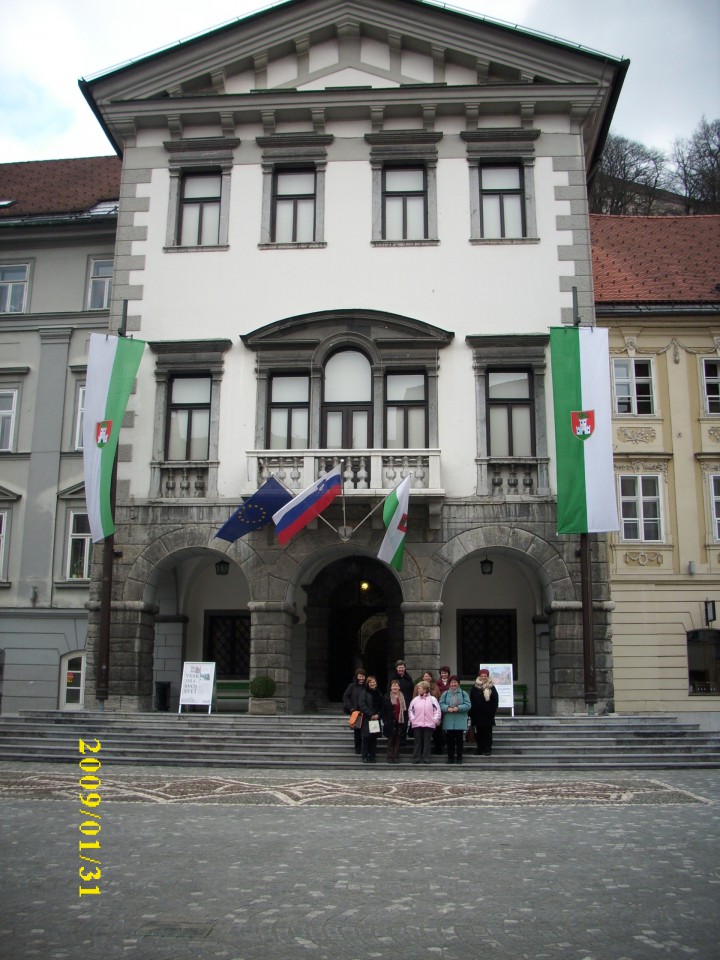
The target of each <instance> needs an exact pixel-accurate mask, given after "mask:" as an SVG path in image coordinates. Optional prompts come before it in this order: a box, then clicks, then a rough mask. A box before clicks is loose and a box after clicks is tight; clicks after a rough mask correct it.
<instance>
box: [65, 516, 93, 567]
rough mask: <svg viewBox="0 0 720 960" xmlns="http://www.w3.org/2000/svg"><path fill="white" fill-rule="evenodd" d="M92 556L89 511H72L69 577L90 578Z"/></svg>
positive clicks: (68, 553) (69, 542)
mask: <svg viewBox="0 0 720 960" xmlns="http://www.w3.org/2000/svg"><path fill="white" fill-rule="evenodd" d="M91 558H92V536H91V534H90V521H89V520H88V515H87V513H76V512H74V511H71V513H70V524H69V535H68V550H67V579H68V580H89V579H90V560H91Z"/></svg>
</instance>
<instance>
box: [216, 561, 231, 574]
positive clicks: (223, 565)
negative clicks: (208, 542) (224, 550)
mask: <svg viewBox="0 0 720 960" xmlns="http://www.w3.org/2000/svg"><path fill="white" fill-rule="evenodd" d="M229 571H230V564H229V563H228V562H227V560H218V562H217V563H216V564H215V573H216V574H217V575H218V576H219V577H226V576H227V575H228V572H229Z"/></svg>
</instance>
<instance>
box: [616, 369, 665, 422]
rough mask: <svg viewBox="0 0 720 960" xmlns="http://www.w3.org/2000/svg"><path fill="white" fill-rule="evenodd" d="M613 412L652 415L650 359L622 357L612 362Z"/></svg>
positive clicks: (653, 404)
mask: <svg viewBox="0 0 720 960" xmlns="http://www.w3.org/2000/svg"><path fill="white" fill-rule="evenodd" d="M612 373H613V394H614V397H615V413H616V414H619V415H625V414H630V415H635V416H653V415H654V413H655V401H654V398H653V376H652V361H651V360H649V359H648V358H635V357H622V358H618V359H614V360H613V363H612Z"/></svg>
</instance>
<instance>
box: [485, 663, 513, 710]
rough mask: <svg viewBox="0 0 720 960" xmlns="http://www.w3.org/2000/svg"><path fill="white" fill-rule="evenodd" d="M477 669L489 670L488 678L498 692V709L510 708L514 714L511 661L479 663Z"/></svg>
mask: <svg viewBox="0 0 720 960" xmlns="http://www.w3.org/2000/svg"><path fill="white" fill-rule="evenodd" d="M478 669H479V670H489V671H490V679H491V680H492V682H493V683H494V684H495V689H496V690H497V692H498V698H499V703H498V709H500V710H502V708H503V707H505V709H507V710H510V714H511V716H513V717H514V716H515V695H514V690H513V682H514V681H513V665H512V664H511V663H481V664H480V666H479V668H478Z"/></svg>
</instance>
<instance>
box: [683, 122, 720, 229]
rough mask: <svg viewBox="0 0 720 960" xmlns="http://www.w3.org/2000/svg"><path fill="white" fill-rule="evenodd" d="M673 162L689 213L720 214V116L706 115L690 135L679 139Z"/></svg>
mask: <svg viewBox="0 0 720 960" xmlns="http://www.w3.org/2000/svg"><path fill="white" fill-rule="evenodd" d="M672 163H673V166H674V168H675V169H674V171H673V180H674V182H675V184H676V185H677V189H678V191H679V192H681V193H683V194H684V196H685V197H687V211H688V213H720V118H718V119H716V120H706V119H705V117H703V118H702V120H701V121H700V123H699V124H698V125H697V127H696V128H695V130H694V131H693V133H692V134H691V135H690V136H689V137H680V138H678V139H677V140H676V141H675V144H674V146H673V152H672Z"/></svg>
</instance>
